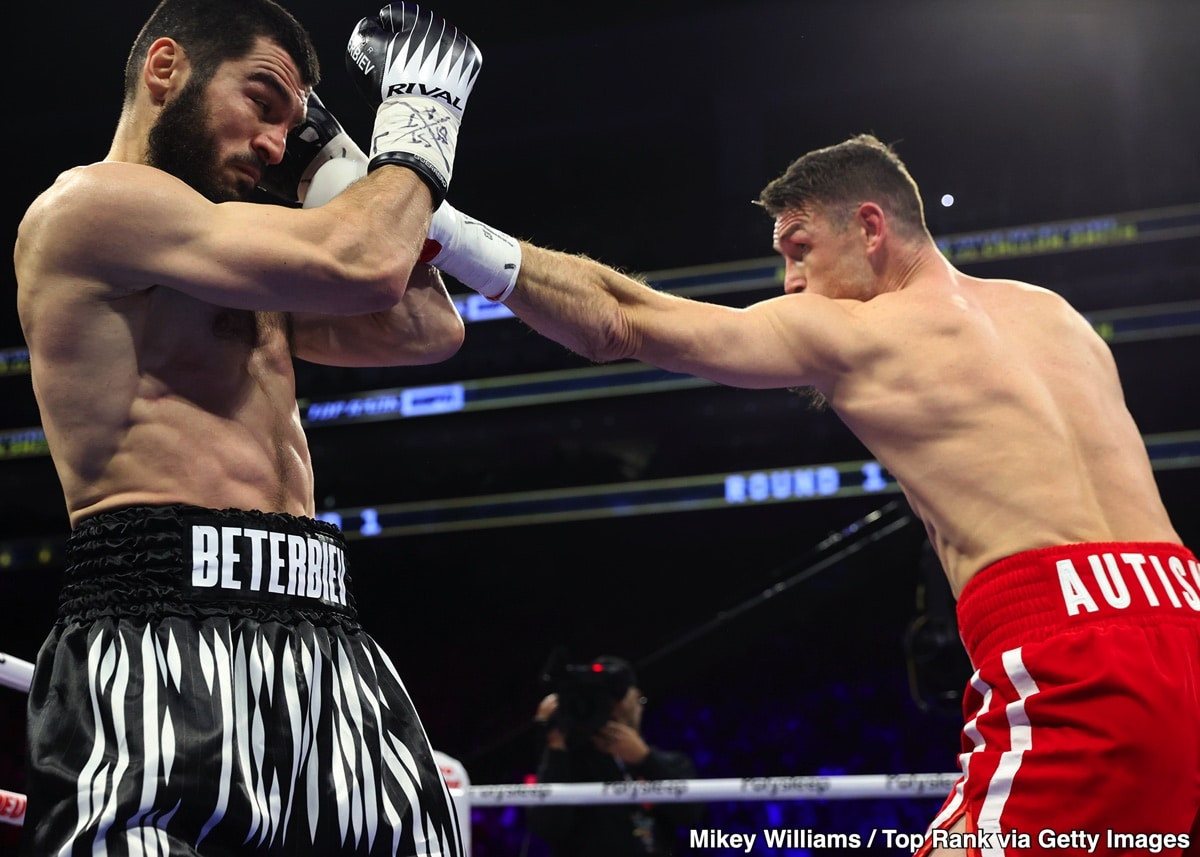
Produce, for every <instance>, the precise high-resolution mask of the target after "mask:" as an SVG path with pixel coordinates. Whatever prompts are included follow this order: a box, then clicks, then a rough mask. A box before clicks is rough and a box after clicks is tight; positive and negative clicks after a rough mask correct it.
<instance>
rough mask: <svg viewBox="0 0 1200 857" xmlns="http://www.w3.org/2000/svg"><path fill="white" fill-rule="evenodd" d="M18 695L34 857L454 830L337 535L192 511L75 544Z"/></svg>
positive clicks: (28, 837)
mask: <svg viewBox="0 0 1200 857" xmlns="http://www.w3.org/2000/svg"><path fill="white" fill-rule="evenodd" d="M68 562H69V568H68V570H67V575H66V582H65V584H64V587H63V590H62V595H61V598H60V606H59V617H58V621H57V623H56V624H55V626H54V628H53V629H52V631H51V633H50V636H49V637H48V639H47V640H46V642H45V644H44V645H43V646H42V649H41V651H40V653H39V655H38V659H37V668H36V671H35V674H34V681H33V687H32V688H31V691H30V696H29V734H28V739H29V740H28V751H29V754H28V771H27V777H28V783H27V787H28V794H29V806H28V811H27V816H26V823H25V830H24V837H23V843H22V847H23V851H24V853H26V854H29V855H48V854H62V855H83V854H85V853H86V854H89V855H92V854H108V855H112V857H125V855H171V857H174V856H175V855H229V854H235V853H236V854H262V855H285V854H286V855H289V857H292V855H309V854H312V855H317V854H319V855H333V854H345V855H371V857H375V855H427V857H432V855H445V857H451V856H452V855H454V857H457V855H459V854H461V853H462V848H461V845H460V842H461V837H460V832H459V830H458V821H457V817H456V815H455V813H454V809H453V804H452V800H451V798H450V795H449V792H448V790H447V788H446V785H445V782H444V780H443V779H442V777H441V775H440V773H439V772H438V769H437V766H436V764H435V763H434V761H433V757H432V751H431V748H430V745H429V740H428V738H427V737H426V735H425V732H424V729H423V728H422V726H421V723H420V720H419V719H418V717H417V714H416V711H415V710H414V709H413V705H412V703H411V701H410V700H409V697H408V693H407V691H406V690H405V688H404V684H403V682H402V681H401V680H400V676H399V675H398V674H397V672H396V669H395V668H394V667H393V665H392V663H391V661H390V660H389V659H388V657H387V655H386V654H384V652H383V651H382V650H381V649H380V648H379V647H378V646H377V645H376V644H375V642H374V641H373V640H372V639H371V638H370V637H369V636H368V635H367V634H366V633H365V632H364V631H363V630H362V629H361V628H360V627H359V625H358V622H357V618H356V612H355V609H354V602H353V597H352V595H351V591H350V586H349V579H348V577H347V574H346V565H345V545H344V542H343V541H342V538H341V534H340V532H339V531H338V530H337V528H336V527H333V526H331V525H329V524H325V523H322V522H319V521H314V520H311V519H307V518H296V517H293V516H290V515H281V514H268V513H262V512H246V511H240V510H223V511H216V510H210V509H201V508H198V507H189V506H167V507H138V508H131V509H124V510H121V511H118V512H115V513H108V514H102V515H98V516H96V517H93V518H90V519H88V520H87V521H84V522H83V524H82V525H81V526H79V527H77V528H76V530H75V531H74V532H73V533H72V536H71V539H70V542H69V545H68Z"/></svg>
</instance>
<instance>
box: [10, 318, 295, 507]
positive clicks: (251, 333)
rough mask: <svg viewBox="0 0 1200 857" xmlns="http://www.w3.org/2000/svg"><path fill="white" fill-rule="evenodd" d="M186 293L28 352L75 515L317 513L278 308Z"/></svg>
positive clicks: (46, 423)
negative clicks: (70, 343) (202, 510)
mask: <svg viewBox="0 0 1200 857" xmlns="http://www.w3.org/2000/svg"><path fill="white" fill-rule="evenodd" d="M185 302H187V301H186V299H182V300H181V299H180V298H179V297H178V296H176V297H166V296H163V297H159V298H157V300H156V299H155V298H151V299H150V300H149V301H148V304H149V305H142V306H139V307H137V308H136V309H135V310H134V311H132V312H121V311H118V313H117V314H118V315H120V316H122V317H123V324H122V325H121V326H120V327H117V326H113V327H110V328H108V333H107V334H106V333H105V332H104V327H103V325H94V326H93V327H92V328H91V332H93V333H96V334H97V335H95V336H94V337H84V342H83V343H81V344H82V346H83V347H81V348H78V349H72V350H69V351H68V350H64V352H65V353H66V359H64V358H63V355H62V354H52V351H51V350H49V349H48V350H47V353H46V354H45V355H39V356H41V357H42V358H43V359H41V360H38V361H35V362H34V387H35V390H36V391H37V393H38V401H39V405H40V407H41V410H42V417H43V425H44V427H45V430H46V437H47V440H48V442H49V444H50V451H51V454H52V456H53V458H54V462H55V466H56V467H57V468H58V472H59V476H60V479H61V481H62V485H63V492H64V495H65V498H66V502H67V509H68V512H69V514H70V518H71V524H72V526H74V525H76V524H78V523H79V522H80V521H82V520H83V519H85V518H87V517H89V516H91V515H94V514H97V513H100V512H104V511H108V510H112V509H118V508H122V507H126V506H133V505H164V504H174V503H182V504H188V505H197V506H206V507H210V508H241V509H258V510H262V511H267V512H286V513H289V514H293V515H307V516H311V515H312V514H313V511H314V509H313V475H312V464H311V459H310V456H309V451H308V443H307V440H306V438H305V435H304V430H303V428H302V427H301V425H300V415H299V409H298V407H297V404H296V396H295V379H294V373H293V368H292V362H291V349H290V345H289V342H288V338H287V333H286V330H285V324H284V317H283V316H281V315H272V314H265V313H257V314H255V313H250V312H233V311H229V310H222V309H220V308H216V307H211V306H208V305H205V304H202V303H201V302H198V301H192V302H187V303H190V306H183V305H182V304H183V303H185ZM184 310H186V312H184ZM185 317H186V318H185ZM231 331H232V332H231ZM129 334H132V343H131V337H130V335H129ZM131 344H132V346H133V347H132V348H130V345H131Z"/></svg>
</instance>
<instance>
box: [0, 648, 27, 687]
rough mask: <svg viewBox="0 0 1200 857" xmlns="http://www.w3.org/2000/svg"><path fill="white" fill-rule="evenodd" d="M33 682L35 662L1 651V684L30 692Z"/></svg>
mask: <svg viewBox="0 0 1200 857" xmlns="http://www.w3.org/2000/svg"><path fill="white" fill-rule="evenodd" d="M32 683H33V664H31V663H29V661H23V660H21V659H20V658H15V657H13V656H12V655H7V654H5V653H4V652H0V684H2V685H4V686H5V687H11V688H12V689H13V690H21V691H24V692H25V693H28V692H29V685H30V684H32Z"/></svg>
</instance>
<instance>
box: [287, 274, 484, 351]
mask: <svg viewBox="0 0 1200 857" xmlns="http://www.w3.org/2000/svg"><path fill="white" fill-rule="evenodd" d="M292 320H293V349H294V353H295V355H296V356H297V357H299V358H301V359H303V360H308V361H310V362H312V363H323V364H325V365H328V366H413V365H421V364H425V363H437V362H439V361H441V360H446V359H447V358H449V357H451V356H453V355H454V353H455V352H457V351H458V349H459V347H460V346H461V345H462V342H463V335H464V327H463V321H462V318H461V317H460V316H459V314H458V310H457V309H456V308H455V306H454V301H452V300H451V299H450V295H449V294H448V293H447V292H446V287H445V285H443V283H442V278H441V276H440V275H439V274H438V272H437V270H435V269H434V268H430V267H429V266H427V265H417V267H415V268H414V269H413V274H412V277H410V278H409V281H408V287H407V288H406V289H405V290H404V297H403V298H401V299H400V302H399V303H398V304H396V306H394V307H392V308H390V309H386V310H381V311H379V312H374V313H368V314H366V315H350V316H346V315H328V314H314V313H295V314H293V316H292Z"/></svg>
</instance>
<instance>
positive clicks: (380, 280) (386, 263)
mask: <svg viewBox="0 0 1200 857" xmlns="http://www.w3.org/2000/svg"><path fill="white" fill-rule="evenodd" d="M416 264H417V255H416V253H411V254H409V253H404V252H401V251H396V252H394V253H389V254H387V256H385V257H382V258H375V259H372V258H369V257H367V256H365V255H364V256H360V257H359V258H358V259H356V260H354V263H352V264H351V265H348V266H347V270H346V273H345V277H344V279H345V281H346V285H347V286H348V287H349V289H351V290H352V291H353V292H354V293H355V294H356V295H357V296H358V297H359V300H360V301H361V302H360V303H359V304H358V305H357V306H355V307H354V309H353V310H352V312H354V313H370V312H386V311H387V310H390V309H394V308H395V307H396V305H397V304H399V303H400V301H401V300H402V299H403V298H404V292H405V290H406V289H407V288H408V279H409V277H410V276H411V275H412V270H413V266H415V265H416Z"/></svg>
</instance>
